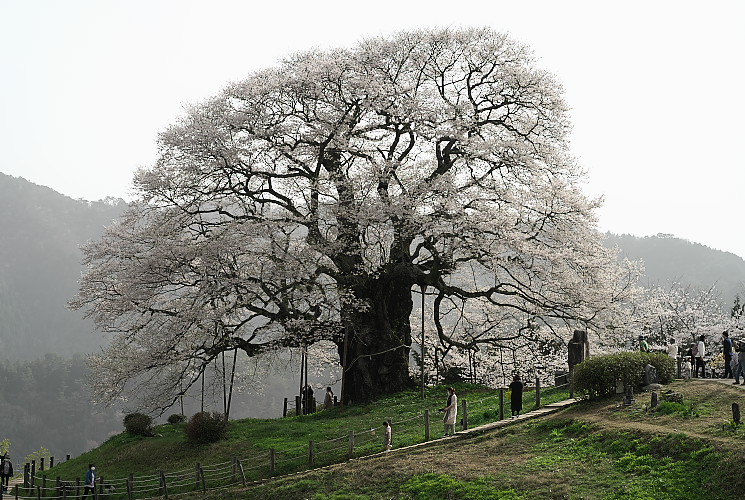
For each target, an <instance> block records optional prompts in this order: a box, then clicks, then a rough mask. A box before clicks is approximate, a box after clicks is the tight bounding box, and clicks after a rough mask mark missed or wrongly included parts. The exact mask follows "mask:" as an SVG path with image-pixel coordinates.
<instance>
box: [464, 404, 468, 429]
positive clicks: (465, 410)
mask: <svg viewBox="0 0 745 500" xmlns="http://www.w3.org/2000/svg"><path fill="white" fill-rule="evenodd" d="M463 430H464V431H467V430H468V401H466V400H465V399H464V400H463Z"/></svg>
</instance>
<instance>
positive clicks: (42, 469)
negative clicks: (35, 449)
mask: <svg viewBox="0 0 745 500" xmlns="http://www.w3.org/2000/svg"><path fill="white" fill-rule="evenodd" d="M39 470H40V471H42V472H43V471H44V457H39Z"/></svg>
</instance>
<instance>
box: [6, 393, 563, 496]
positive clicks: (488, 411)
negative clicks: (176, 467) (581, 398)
mask: <svg viewBox="0 0 745 500" xmlns="http://www.w3.org/2000/svg"><path fill="white" fill-rule="evenodd" d="M567 389H569V393H570V397H572V396H573V390H572V387H571V384H570V383H566V384H561V385H556V386H553V387H547V388H545V389H544V388H541V385H540V381H539V380H536V385H535V408H539V407H541V406H542V401H543V400H546V401H549V400H550V402H557V401H559V400H560V399H557V398H560V397H565V395H566V390H567ZM526 392H527V393H528V394H529V391H526ZM507 393H508V391H507V390H506V389H500V390H499V392H498V393H497V394H492V395H488V396H485V397H482V398H480V399H476V400H467V399H465V398H464V399H462V400H461V401H460V408H459V416H460V417H461V418H460V422H459V424H460V426H461V429H462V430H467V429H468V428H469V426H477V425H481V424H484V423H489V422H494V421H498V420H503V419H504V415H505V408H508V407H509V406H510V405H509V401H505V396H506V394H507ZM554 400H555V401H554ZM438 414H439V413H438ZM434 418H436V419H437V420H439V417H438V416H436V415H435V416H434ZM432 419H433V415H432V413H431V411H430V410H424V411H423V412H415V413H410V414H408V415H405V416H404V418H402V419H401V420H397V421H392V420H391V419H388V420H387V421H388V422H389V423H390V425H391V427H392V429H393V442H394V444H395V445H396V446H397V447H405V446H410V445H413V444H419V443H422V442H425V441H429V440H430V439H431V436H432V435H433V434H432V429H431V424H432ZM438 431H439V429H438ZM435 433H437V431H435ZM435 435H437V434H435ZM384 437H385V429H384V426H383V425H380V426H378V427H371V428H369V429H363V430H357V431H349V432H348V434H346V435H341V436H338V437H335V438H330V439H325V440H322V441H314V440H309V442H308V445H301V446H297V447H294V448H290V449H285V450H276V449H269V450H266V452H264V453H256V454H253V455H251V456H249V457H246V458H241V459H239V458H233V459H232V460H230V461H226V462H221V463H216V464H209V465H201V464H199V463H197V464H196V465H195V467H194V468H193V469H184V470H180V471H175V472H165V471H160V472H159V473H158V474H151V475H142V476H135V475H134V474H130V475H129V477H127V478H116V479H106V478H105V477H99V478H97V479H96V485H95V488H94V490H93V492H89V493H88V495H87V498H93V499H95V500H98V499H106V500H109V499H110V500H148V499H151V498H165V499H168V497H169V495H177V494H182V493H188V492H194V491H203V492H206V491H207V490H218V489H222V488H227V487H231V486H238V485H244V486H245V485H246V484H247V483H248V482H252V481H259V480H262V479H266V478H269V477H273V476H277V475H284V474H289V473H295V472H300V471H303V470H308V469H311V468H316V467H323V466H327V465H331V464H334V463H341V462H344V461H346V460H349V459H353V458H359V457H363V456H369V455H374V454H377V453H380V452H382V451H383V450H384V443H383V440H384ZM67 459H68V460H69V459H70V457H69V455H68V456H67ZM53 464H54V459H53V458H51V459H50V460H49V469H48V470H45V469H44V462H43V461H40V469H39V470H37V469H36V463H35V462H34V461H32V462H31V463H27V464H25V466H24V479H23V483H22V484H17V485H15V486H14V487H13V488H12V489H11V490H10V491H9V492H8V493H6V495H11V496H12V498H16V499H23V500H32V499H36V500H40V499H42V498H44V499H60V500H67V499H71V500H72V499H79V498H82V496H83V495H84V492H85V484H84V482H81V480H80V479H79V478H78V479H76V480H74V481H70V480H62V479H60V478H59V477H57V478H54V479H53V478H50V477H49V476H48V475H47V472H50V471H51V469H52V468H53Z"/></svg>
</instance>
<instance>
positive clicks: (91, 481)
mask: <svg viewBox="0 0 745 500" xmlns="http://www.w3.org/2000/svg"><path fill="white" fill-rule="evenodd" d="M88 493H93V496H94V497H95V496H96V466H95V465H93V464H88V471H87V472H86V473H85V489H84V490H83V497H82V498H83V500H85V498H86V497H87V496H88Z"/></svg>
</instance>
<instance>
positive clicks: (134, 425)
mask: <svg viewBox="0 0 745 500" xmlns="http://www.w3.org/2000/svg"><path fill="white" fill-rule="evenodd" d="M124 430H126V431H127V432H128V433H130V434H134V435H135V436H152V435H153V419H152V418H151V417H149V416H147V415H145V414H144V413H130V414H128V415H126V416H125V417H124Z"/></svg>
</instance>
